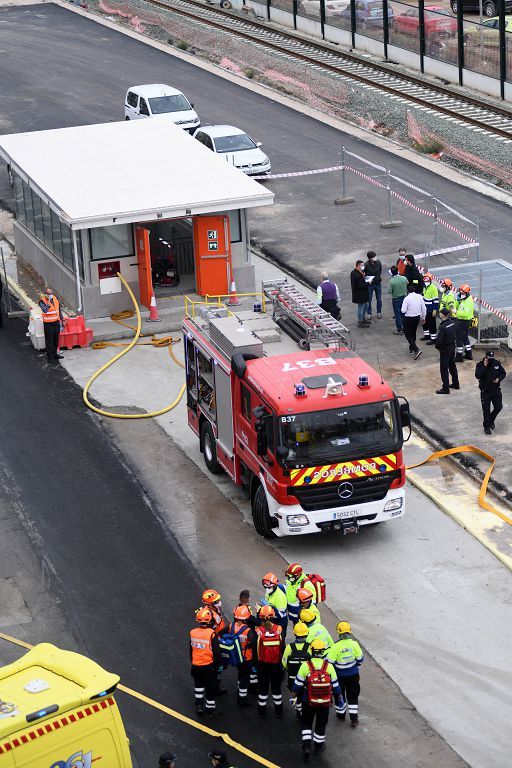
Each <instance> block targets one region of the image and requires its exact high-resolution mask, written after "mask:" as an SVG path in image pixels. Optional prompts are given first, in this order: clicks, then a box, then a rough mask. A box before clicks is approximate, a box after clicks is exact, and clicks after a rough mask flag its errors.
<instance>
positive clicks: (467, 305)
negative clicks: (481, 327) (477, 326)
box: [455, 296, 475, 320]
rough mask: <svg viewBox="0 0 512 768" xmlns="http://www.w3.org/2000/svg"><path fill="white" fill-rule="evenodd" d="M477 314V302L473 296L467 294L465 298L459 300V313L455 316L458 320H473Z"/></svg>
mask: <svg viewBox="0 0 512 768" xmlns="http://www.w3.org/2000/svg"><path fill="white" fill-rule="evenodd" d="M474 314H475V304H474V301H473V297H472V296H466V298H465V299H461V300H460V301H459V306H458V307H457V314H456V315H455V317H456V318H457V320H472V319H473V317H474Z"/></svg>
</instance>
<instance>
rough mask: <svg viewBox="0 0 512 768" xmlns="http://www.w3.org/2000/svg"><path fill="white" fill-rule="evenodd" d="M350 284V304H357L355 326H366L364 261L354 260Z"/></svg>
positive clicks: (366, 284) (366, 292) (367, 296)
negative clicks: (354, 264)
mask: <svg viewBox="0 0 512 768" xmlns="http://www.w3.org/2000/svg"><path fill="white" fill-rule="evenodd" d="M350 286H351V288H352V304H357V327H358V328H368V326H369V325H370V322H369V321H368V320H366V312H367V310H368V300H369V298H370V296H369V293H368V283H367V282H366V278H365V275H364V262H363V261H361V260H359V261H356V266H355V269H353V270H352V272H351V273H350Z"/></svg>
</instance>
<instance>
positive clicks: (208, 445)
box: [201, 421, 222, 475]
mask: <svg viewBox="0 0 512 768" xmlns="http://www.w3.org/2000/svg"><path fill="white" fill-rule="evenodd" d="M201 448H202V451H203V456H204V463H205V464H206V466H207V467H208V469H209V470H210V472H211V473H212V475H220V473H221V472H222V467H221V466H220V464H219V462H218V460H217V446H216V444H215V435H214V434H213V430H212V428H211V426H210V422H209V421H203V423H202V424H201Z"/></svg>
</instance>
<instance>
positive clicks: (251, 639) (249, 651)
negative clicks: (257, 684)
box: [231, 621, 256, 661]
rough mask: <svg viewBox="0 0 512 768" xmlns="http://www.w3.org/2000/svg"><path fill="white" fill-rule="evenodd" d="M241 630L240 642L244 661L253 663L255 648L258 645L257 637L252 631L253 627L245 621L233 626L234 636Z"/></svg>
mask: <svg viewBox="0 0 512 768" xmlns="http://www.w3.org/2000/svg"><path fill="white" fill-rule="evenodd" d="M242 627H243V629H242ZM240 630H241V632H240V634H239V635H238V642H239V643H240V650H241V651H242V656H243V658H244V661H251V660H252V657H253V651H254V647H255V644H256V636H255V633H254V630H253V629H251V627H249V626H248V625H247V624H246V623H245V622H243V621H234V622H233V624H232V626H231V631H232V632H233V634H234V633H236V632H238V631H240Z"/></svg>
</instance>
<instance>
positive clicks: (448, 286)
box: [442, 277, 453, 289]
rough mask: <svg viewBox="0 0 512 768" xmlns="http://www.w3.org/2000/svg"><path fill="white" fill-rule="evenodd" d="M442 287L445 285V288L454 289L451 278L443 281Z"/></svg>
mask: <svg viewBox="0 0 512 768" xmlns="http://www.w3.org/2000/svg"><path fill="white" fill-rule="evenodd" d="M442 285H444V286H445V288H450V289H451V288H453V283H452V281H451V280H450V278H449V277H447V278H445V279H444V280H443V282H442Z"/></svg>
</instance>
